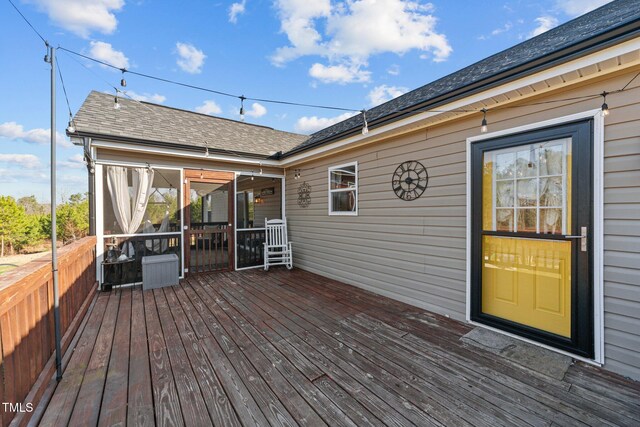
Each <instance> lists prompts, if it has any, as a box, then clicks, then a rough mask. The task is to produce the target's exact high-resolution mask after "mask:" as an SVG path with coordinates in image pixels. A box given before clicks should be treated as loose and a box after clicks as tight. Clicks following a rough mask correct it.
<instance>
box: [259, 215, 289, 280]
mask: <svg viewBox="0 0 640 427" xmlns="http://www.w3.org/2000/svg"><path fill="white" fill-rule="evenodd" d="M264 226H265V238H264V269H265V271H267V270H269V267H270V266H272V265H286V266H287V268H288V269H289V270H291V269H292V268H293V255H292V253H291V242H290V241H289V239H288V238H287V221H286V220H282V219H271V220H268V219H266V218H265V219H264Z"/></svg>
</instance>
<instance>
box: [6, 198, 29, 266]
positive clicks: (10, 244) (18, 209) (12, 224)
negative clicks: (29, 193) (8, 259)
mask: <svg viewBox="0 0 640 427" xmlns="http://www.w3.org/2000/svg"><path fill="white" fill-rule="evenodd" d="M27 224H28V221H27V215H26V213H25V210H24V208H23V207H22V206H20V205H18V204H17V203H16V200H15V199H14V198H13V197H11V196H0V242H1V249H0V256H4V254H5V248H9V249H10V250H11V254H13V253H14V250H15V249H16V247H18V248H19V247H20V246H21V245H22V244H24V243H25V240H26V238H27Z"/></svg>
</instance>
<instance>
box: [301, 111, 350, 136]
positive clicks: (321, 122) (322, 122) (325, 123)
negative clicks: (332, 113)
mask: <svg viewBox="0 0 640 427" xmlns="http://www.w3.org/2000/svg"><path fill="white" fill-rule="evenodd" d="M356 114H358V113H355V112H354V113H344V114H340V115H339V116H336V117H317V116H311V117H306V116H305V117H300V118H299V119H298V121H297V122H296V124H295V130H296V132H300V133H304V134H310V133H313V132H317V131H319V130H320V129H324V128H326V127H329V126H331V125H334V124H336V123H338V122H341V121H343V120H347V119H348V118H349V117H353V116H355V115H356Z"/></svg>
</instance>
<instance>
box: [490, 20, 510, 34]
mask: <svg viewBox="0 0 640 427" xmlns="http://www.w3.org/2000/svg"><path fill="white" fill-rule="evenodd" d="M511 28H513V24H512V23H511V22H507V23H506V24H504V25H503V26H502V27H500V28H496V29H495V30H493V31H491V35H492V36H497V35H499V34H502V33H506V32H507V31H509V30H510V29H511Z"/></svg>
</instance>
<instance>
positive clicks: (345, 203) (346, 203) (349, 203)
mask: <svg viewBox="0 0 640 427" xmlns="http://www.w3.org/2000/svg"><path fill="white" fill-rule="evenodd" d="M355 210H356V192H355V191H339V192H335V193H331V211H332V212H355Z"/></svg>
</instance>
